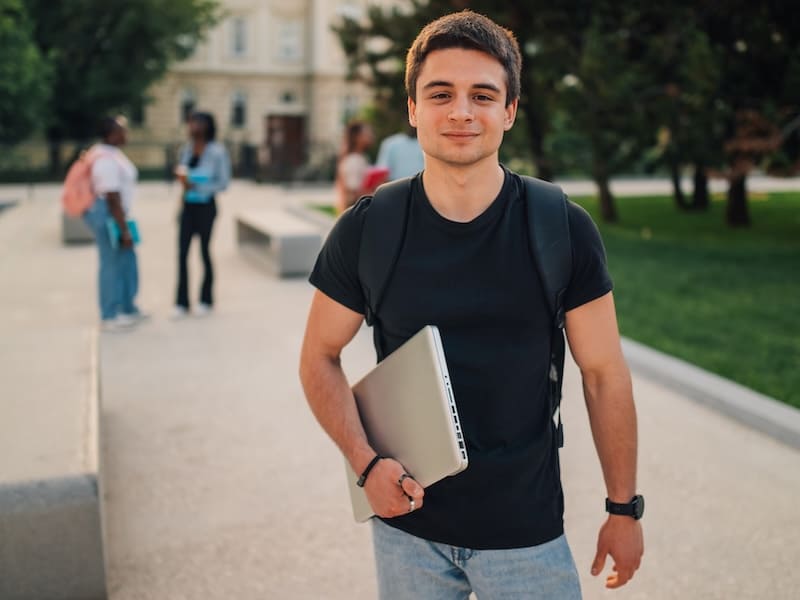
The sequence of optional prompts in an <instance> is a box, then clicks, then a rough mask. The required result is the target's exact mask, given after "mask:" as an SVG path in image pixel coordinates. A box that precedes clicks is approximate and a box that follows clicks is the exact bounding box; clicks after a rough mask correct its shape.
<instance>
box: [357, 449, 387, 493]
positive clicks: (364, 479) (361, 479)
mask: <svg viewBox="0 0 800 600" xmlns="http://www.w3.org/2000/svg"><path fill="white" fill-rule="evenodd" d="M382 458H383V457H382V456H381V455H380V454H376V455H375V458H373V459H372V460H371V461H369V464H368V465H367V468H366V469H364V472H363V473H362V474H361V477H359V478H358V481H356V485H357V486H358V487H364V484H365V483H367V477H369V472H370V471H372V469H373V467H374V466H375V465H377V464H378V461H379V460H380V459H382Z"/></svg>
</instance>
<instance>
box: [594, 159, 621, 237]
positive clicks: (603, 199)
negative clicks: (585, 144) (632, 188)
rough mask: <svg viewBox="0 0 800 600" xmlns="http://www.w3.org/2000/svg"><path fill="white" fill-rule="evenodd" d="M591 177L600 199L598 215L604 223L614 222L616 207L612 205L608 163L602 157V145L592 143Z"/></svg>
mask: <svg viewBox="0 0 800 600" xmlns="http://www.w3.org/2000/svg"><path fill="white" fill-rule="evenodd" d="M592 146H593V148H592V154H593V157H592V177H593V179H594V182H595V184H596V185H597V193H598V195H599V199H600V216H601V217H602V219H603V221H605V222H606V223H616V222H617V221H618V217H617V207H616V206H615V205H614V196H613V195H612V194H611V185H610V177H609V174H608V165H607V164H606V162H605V160H604V157H605V156H606V154H605V153H604V152H603V148H602V145H600V144H593V145H592Z"/></svg>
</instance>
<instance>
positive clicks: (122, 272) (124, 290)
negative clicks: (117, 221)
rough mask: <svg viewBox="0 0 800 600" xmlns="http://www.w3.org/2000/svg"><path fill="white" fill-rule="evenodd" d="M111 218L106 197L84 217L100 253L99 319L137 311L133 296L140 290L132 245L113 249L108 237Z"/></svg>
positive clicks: (95, 203) (98, 282) (131, 313)
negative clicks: (108, 223) (107, 223)
mask: <svg viewBox="0 0 800 600" xmlns="http://www.w3.org/2000/svg"><path fill="white" fill-rule="evenodd" d="M110 218H111V213H110V212H109V210H108V205H107V204H106V201H105V200H104V199H103V198H98V199H97V200H95V202H94V204H92V207H91V208H90V209H89V210H88V211H86V214H84V216H83V219H84V221H86V224H87V225H88V226H89V227H90V228H91V230H92V232H93V233H94V239H95V242H96V243H97V250H98V252H99V253H100V271H99V274H98V280H97V290H98V296H99V301H100V318H101V319H103V320H104V321H105V320H107V319H113V318H114V317H116V316H117V315H118V314H119V313H124V314H129V315H133V314H137V313H138V312H139V310H138V309H137V308H136V304H135V303H134V298H136V293H137V292H138V291H139V269H138V266H137V264H136V253H135V252H134V250H133V248H121V247H120V248H116V249H115V248H113V247H112V246H111V240H110V238H109V237H108V230H107V229H106V227H107V225H106V222H107V221H108V219H110Z"/></svg>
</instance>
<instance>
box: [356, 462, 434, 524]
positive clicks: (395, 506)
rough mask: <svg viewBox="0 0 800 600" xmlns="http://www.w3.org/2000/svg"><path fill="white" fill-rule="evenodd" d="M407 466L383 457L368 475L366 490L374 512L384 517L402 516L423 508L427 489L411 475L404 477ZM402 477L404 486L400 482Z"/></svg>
mask: <svg viewBox="0 0 800 600" xmlns="http://www.w3.org/2000/svg"><path fill="white" fill-rule="evenodd" d="M404 473H406V470H405V468H403V465H401V464H400V463H399V462H397V461H396V460H393V459H391V458H383V459H381V460H379V461H378V463H377V464H376V465H375V467H374V468H373V469H372V471H371V472H370V474H369V477H367V482H366V483H365V484H364V491H365V492H366V493H367V499H368V500H369V504H370V506H371V507H372V510H373V512H374V513H375V514H376V515H378V516H379V517H382V518H384V519H391V518H393V517H400V516H402V515H407V514H408V513H409V512H412V511H411V510H409V509H411V507H412V503H411V500H413V501H414V503H413V510H419V509H420V508H422V498H423V496H425V490H424V489H423V487H422V486H421V485H420V484H419V483H417V482H416V481H415V480H414V479H412V478H411V477H405V478H403V474H404ZM401 478H403V480H402V487H401V484H400V483H399V482H400V480H401Z"/></svg>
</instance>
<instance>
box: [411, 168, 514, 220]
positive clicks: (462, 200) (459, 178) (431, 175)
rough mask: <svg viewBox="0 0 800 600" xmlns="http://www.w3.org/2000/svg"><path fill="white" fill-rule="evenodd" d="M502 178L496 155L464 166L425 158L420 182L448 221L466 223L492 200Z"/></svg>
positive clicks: (501, 182)
mask: <svg viewBox="0 0 800 600" xmlns="http://www.w3.org/2000/svg"><path fill="white" fill-rule="evenodd" d="M431 163H433V164H431ZM504 177H505V175H504V173H503V169H502V167H500V164H499V163H498V162H497V160H496V157H495V159H494V160H487V161H484V163H479V164H477V165H470V166H468V167H464V168H458V167H453V166H452V165H446V164H442V163H439V162H434V161H426V164H425V171H424V172H423V174H422V183H423V186H424V187H425V195H426V196H427V197H428V200H429V201H430V203H431V205H432V206H433V208H434V209H435V210H436V212H438V213H439V214H440V215H442V216H443V217H444V218H445V219H448V220H450V221H456V222H459V223H468V222H470V221H472V220H473V219H475V218H476V217H478V216H480V215H481V214H482V213H483V212H484V211H485V210H486V209H487V208H489V206H490V205H491V204H492V202H494V199H495V198H497V195H498V194H499V193H500V190H501V189H502V187H503V179H504Z"/></svg>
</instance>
